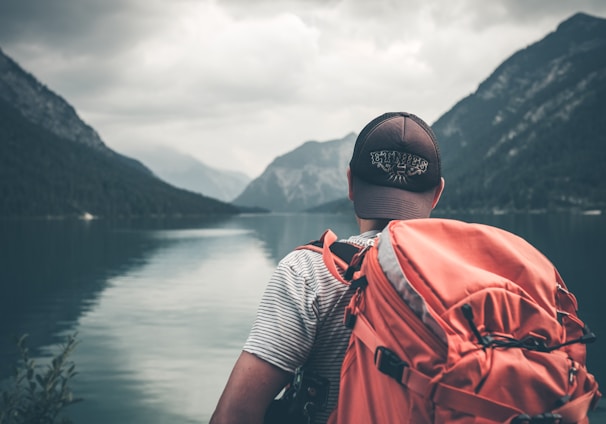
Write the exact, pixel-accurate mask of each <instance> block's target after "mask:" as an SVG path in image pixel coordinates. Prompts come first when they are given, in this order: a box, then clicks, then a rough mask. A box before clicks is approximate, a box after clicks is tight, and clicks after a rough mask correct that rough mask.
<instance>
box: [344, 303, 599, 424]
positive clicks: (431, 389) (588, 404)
mask: <svg viewBox="0 0 606 424" xmlns="http://www.w3.org/2000/svg"><path fill="white" fill-rule="evenodd" d="M348 309H350V311H351V312H353V313H354V315H355V316H356V319H355V321H354V326H353V331H352V336H353V335H355V336H356V337H357V338H358V339H360V340H361V341H362V343H363V344H364V345H365V346H366V347H367V348H368V349H370V351H371V352H374V356H375V366H376V367H377V369H378V370H379V371H380V372H382V373H384V374H386V375H388V376H390V377H391V378H394V379H395V380H396V381H398V382H399V383H400V384H402V385H403V386H405V387H408V389H409V390H411V391H413V392H415V393H417V394H419V395H420V396H422V397H424V398H428V399H429V400H431V401H432V402H434V403H435V404H438V405H442V406H445V407H447V408H450V409H453V410H456V411H460V412H463V413H466V414H468V415H471V416H479V417H484V418H486V419H488V420H494V422H495V423H512V424H515V423H526V422H532V421H526V417H527V416H526V415H525V414H524V413H523V411H520V410H519V409H516V408H514V407H512V406H510V405H506V404H502V403H500V402H498V401H496V400H493V399H488V398H485V397H483V396H480V395H478V394H473V393H470V392H467V391H464V390H461V389H459V388H457V387H454V386H451V385H448V384H444V383H441V382H434V381H432V379H431V378H430V377H428V376H427V375H425V374H423V373H421V372H420V371H418V370H416V369H414V368H412V367H410V366H409V365H408V364H407V363H406V362H404V361H402V360H401V359H400V358H398V357H397V356H396V355H395V354H394V353H393V352H392V351H390V350H389V349H388V348H387V347H386V344H384V342H383V341H382V339H381V337H380V336H379V335H378V334H377V332H376V331H375V329H374V328H373V327H372V325H371V324H370V323H369V322H368V321H367V320H366V318H365V317H364V315H363V314H362V313H361V311H360V310H359V309H358V307H357V301H356V296H354V297H353V298H352V300H351V303H350V306H349V307H348ZM599 397H600V394H599V392H598V388H597V384H596V385H595V387H594V388H593V390H591V391H588V392H587V393H585V394H584V395H582V396H580V397H578V398H576V399H574V400H572V401H570V402H567V403H566V404H564V405H563V406H560V407H559V408H557V409H554V410H553V411H551V414H556V415H559V416H561V417H562V422H563V423H582V422H586V421H585V419H586V413H587V411H588V410H590V409H592V405H594V403H595V402H597V400H598V399H599ZM530 418H531V417H528V419H529V420H530Z"/></svg>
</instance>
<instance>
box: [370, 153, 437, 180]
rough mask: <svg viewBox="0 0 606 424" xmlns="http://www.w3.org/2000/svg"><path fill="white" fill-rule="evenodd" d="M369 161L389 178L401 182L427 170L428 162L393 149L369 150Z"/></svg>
mask: <svg viewBox="0 0 606 424" xmlns="http://www.w3.org/2000/svg"><path fill="white" fill-rule="evenodd" d="M370 161H371V163H372V164H373V165H375V166H376V167H377V168H379V169H381V170H383V171H385V172H386V173H387V174H388V175H389V180H390V181H393V182H396V183H399V184H402V183H406V182H407V178H408V177H412V176H414V175H421V174H424V173H425V172H427V167H428V165H429V162H428V161H427V160H426V159H423V158H422V157H420V156H417V155H413V154H411V153H406V152H398V151H394V150H379V151H376V152H370Z"/></svg>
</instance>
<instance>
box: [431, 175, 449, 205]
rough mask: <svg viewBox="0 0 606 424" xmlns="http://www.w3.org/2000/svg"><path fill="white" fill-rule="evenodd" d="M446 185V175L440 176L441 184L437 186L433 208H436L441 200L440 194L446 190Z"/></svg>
mask: <svg viewBox="0 0 606 424" xmlns="http://www.w3.org/2000/svg"><path fill="white" fill-rule="evenodd" d="M444 185H446V181H444V177H442V178H440V185H439V186H438V187H437V188H436V191H435V194H434V196H433V203H432V204H431V208H432V209H433V208H435V207H436V205H437V204H438V202H439V201H440V196H442V192H443V191H444Z"/></svg>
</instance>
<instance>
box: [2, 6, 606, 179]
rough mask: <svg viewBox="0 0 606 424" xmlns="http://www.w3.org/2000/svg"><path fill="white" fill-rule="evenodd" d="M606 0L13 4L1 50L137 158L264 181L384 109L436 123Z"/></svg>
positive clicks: (6, 10) (5, 16)
mask: <svg viewBox="0 0 606 424" xmlns="http://www.w3.org/2000/svg"><path fill="white" fill-rule="evenodd" d="M579 11H582V12H585V13H589V14H592V15H595V16H599V17H606V1H604V0H574V1H573V0H501V1H486V0H449V1H444V0H442V1H440V0H372V1H371V0H0V48H2V50H3V51H4V53H5V54H8V55H9V56H11V57H12V58H13V59H14V60H16V61H17V62H18V63H19V64H20V65H21V66H23V67H24V68H25V69H26V70H27V71H29V72H31V73H32V74H33V75H34V76H36V77H37V78H38V79H39V80H40V81H41V82H43V83H44V84H46V85H47V86H48V87H49V88H50V89H51V90H53V91H55V92H56V93H58V94H60V95H61V96H62V97H64V98H65V99H66V100H67V101H68V102H69V103H71V104H72V105H73V106H74V107H75V108H76V109H77V111H78V113H79V115H80V116H81V117H82V118H83V119H84V120H85V121H86V122H87V123H88V124H90V125H91V126H92V127H94V128H95V129H96V130H97V131H98V132H99V134H100V135H101V138H102V139H103V140H104V141H105V143H106V144H107V145H108V146H109V147H111V148H113V149H114V150H117V151H119V152H121V153H125V154H130V155H135V156H136V154H137V152H138V151H139V150H141V149H144V148H149V147H153V146H158V145H168V146H171V147H173V148H174V149H176V150H178V151H180V152H184V153H187V154H191V155H192V156H195V157H196V158H198V159H199V160H201V161H203V162H204V163H206V164H208V165H211V166H215V167H218V168H223V169H230V170H236V171H241V172H244V173H246V174H248V175H249V176H250V177H256V176H258V175H259V174H260V173H261V172H262V171H263V169H264V168H265V167H266V166H267V165H268V164H269V163H270V162H271V161H272V160H273V158H274V157H276V156H277V155H281V154H284V153H286V152H288V151H290V150H292V149H293V148H295V147H297V146H298V145H300V144H301V143H302V142H304V141H307V140H319V141H325V140H331V139H336V138H341V137H343V136H345V135H346V134H347V133H349V132H351V131H355V132H359V131H360V130H361V128H362V127H363V126H364V125H365V124H366V123H367V122H368V121H369V120H370V119H372V118H374V117H375V116H376V115H379V114H380V113H382V112H384V111H395V110H406V111H410V112H414V113H417V114H418V115H420V116H421V117H423V118H425V120H426V121H427V122H428V123H430V124H431V123H433V122H435V121H436V120H437V119H438V118H439V117H440V116H441V115H442V114H443V113H445V112H446V111H448V110H449V109H450V108H451V107H452V106H454V104H455V103H456V102H457V101H458V100H460V99H461V98H463V97H464V96H466V95H468V94H471V93H473V92H474V91H475V90H476V88H477V86H478V84H479V83H480V82H481V81H482V80H484V79H485V78H487V77H488V76H489V75H490V73H491V72H492V71H494V70H495V68H496V67H497V66H498V65H499V64H500V63H501V62H503V61H504V60H505V59H506V58H507V57H509V56H510V55H511V54H512V53H514V52H515V51H517V50H519V49H521V48H524V47H526V46H528V45H529V44H532V43H534V42H535V41H538V40H539V39H541V38H543V37H544V36H545V35H547V34H548V33H549V32H551V31H554V30H555V29H556V27H557V25H558V24H559V23H560V22H562V21H563V20H565V19H567V18H568V17H570V16H571V15H573V14H574V13H576V12H579Z"/></svg>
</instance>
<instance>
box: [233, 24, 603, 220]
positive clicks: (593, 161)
mask: <svg viewBox="0 0 606 424" xmlns="http://www.w3.org/2000/svg"><path fill="white" fill-rule="evenodd" d="M409 112H414V111H409ZM605 117H606V20H605V19H601V18H596V17H592V16H588V15H586V14H577V15H574V16H572V17H571V18H570V19H568V20H566V21H565V22H563V23H562V24H561V25H559V26H558V28H557V30H556V31H555V32H553V33H550V34H548V35H547V36H546V37H545V38H544V39H543V40H541V41H539V42H537V43H535V44H533V45H531V46H529V47H527V48H525V49H523V50H520V51H519V52H517V53H515V54H514V55H512V56H511V57H510V58H508V59H507V60H506V61H505V62H503V64H502V65H501V66H499V67H498V68H497V69H496V70H495V71H494V72H493V74H492V75H490V76H489V77H488V78H487V79H486V80H485V81H484V82H482V83H481V84H480V85H479V87H478V89H477V91H476V92H475V93H473V94H471V95H470V96H468V97H466V98H465V99H463V100H461V101H460V102H458V103H457V104H456V105H455V106H454V107H453V108H452V109H451V110H450V111H448V112H447V113H445V114H444V115H443V116H442V117H440V118H439V119H438V120H437V121H436V122H435V123H434V124H433V125H432V128H433V129H434V131H435V133H436V135H437V137H438V140H439V143H440V146H441V153H442V165H443V173H444V176H445V179H446V190H445V192H444V195H443V197H442V200H441V201H440V204H439V208H438V209H439V210H442V211H482V212H505V211H540V210H579V211H584V210H594V209H597V210H604V209H606V167H605V166H604V163H606V119H605ZM370 118H372V117H369V120H370ZM354 139H355V135H353V134H352V135H350V136H348V137H347V140H346V141H345V140H343V141H340V142H336V141H333V142H325V143H314V144H305V145H303V146H302V147H300V148H298V149H296V150H293V151H292V152H290V153H288V154H286V155H284V156H283V157H281V158H278V159H276V160H275V161H274V162H273V163H272V164H270V165H269V166H268V168H267V169H266V170H265V172H264V173H263V175H261V176H260V177H259V178H258V179H256V180H254V181H253V182H252V183H251V184H250V185H249V186H248V187H247V189H246V191H245V192H244V193H243V194H242V196H240V197H238V199H236V202H237V203H239V204H245V205H251V206H252V205H258V206H262V205H263V206H265V207H267V208H270V209H272V210H279V211H294V210H307V209H309V210H312V211H321V212H351V210H352V207H351V202H349V201H348V200H347V199H346V198H345V196H346V195H347V183H346V180H345V177H344V175H345V168H346V166H347V161H348V160H349V156H350V155H351V149H352V147H353V140H354ZM337 145H338V148H337V147H336V146H337ZM331 156H333V158H332V159H331ZM329 168H330V171H329ZM328 181H332V184H330V185H328V183H327V182H328ZM324 202H328V203H326V204H324Z"/></svg>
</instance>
